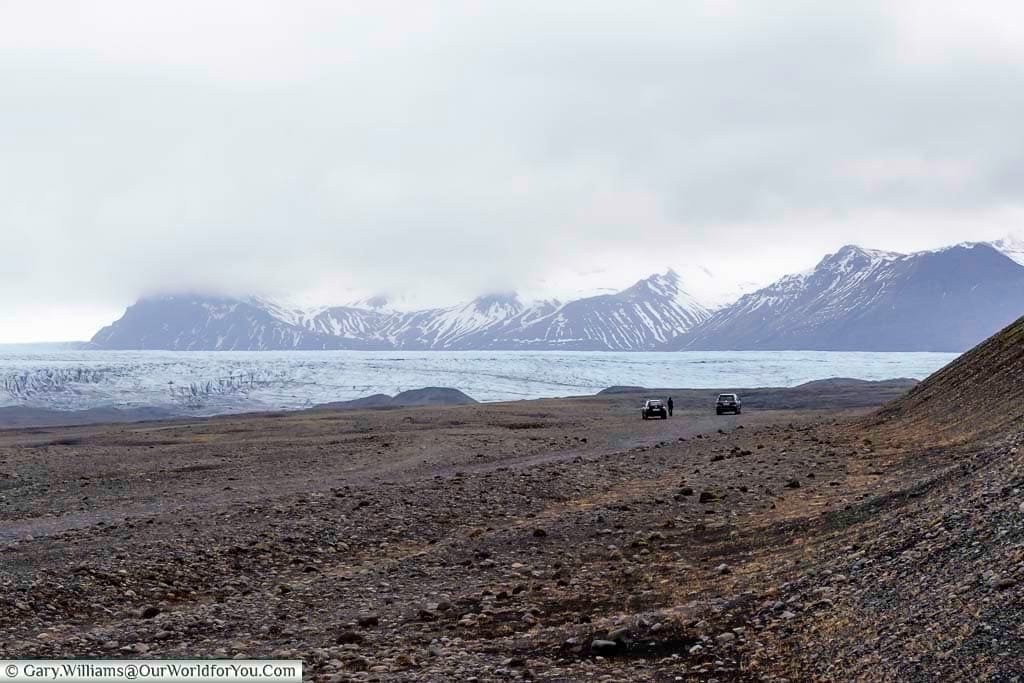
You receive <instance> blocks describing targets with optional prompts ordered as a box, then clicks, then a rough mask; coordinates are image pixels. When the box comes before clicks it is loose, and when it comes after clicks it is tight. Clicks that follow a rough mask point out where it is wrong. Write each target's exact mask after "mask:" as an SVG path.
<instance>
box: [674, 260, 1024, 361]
mask: <svg viewBox="0 0 1024 683" xmlns="http://www.w3.org/2000/svg"><path fill="white" fill-rule="evenodd" d="M1022 312H1024V267H1022V266H1021V265H1019V264H1018V263H1016V262H1014V261H1013V260H1011V259H1010V258H1008V257H1007V256H1006V255H1005V254H1003V253H1001V252H999V251H998V250H996V249H994V248H993V247H992V246H990V245H987V244H972V245H958V246H955V247H950V248H947V249H941V250H938V251H931V252H921V253H917V254H908V255H904V254H894V253H889V252H879V251H870V250H866V249H861V248H859V247H852V246H849V247H844V248H843V249H841V250H839V251H838V252H837V253H835V254H831V255H829V256H827V257H825V258H824V259H823V260H822V261H821V262H820V263H819V264H818V265H817V266H816V267H815V268H814V269H813V270H812V271H810V272H807V273H802V274H799V275H790V276H787V277H785V278H782V279H781V280H779V281H777V282H775V283H773V284H772V285H770V286H768V287H765V288H764V289H761V290H759V291H757V292H753V293H751V294H747V295H746V296H743V297H742V298H740V300H739V301H737V302H736V303H735V304H733V305H732V306H728V307H726V308H724V309H722V310H720V311H718V312H716V313H715V314H714V315H713V316H712V317H711V318H710V319H709V320H708V321H707V322H705V323H704V324H703V325H700V326H699V327H697V328H696V329H694V330H692V331H691V332H690V333H689V334H686V335H683V336H681V337H680V338H679V339H677V340H675V341H674V342H673V343H672V344H671V345H670V348H674V349H686V350H784V349H802V350H830V351H963V350H965V349H968V348H970V347H971V346H973V345H974V344H976V343H978V342H979V341H981V340H982V339H985V338H986V337H988V336H989V335H991V334H992V333H994V332H995V331H996V330H999V329H1001V328H1002V327H1003V326H1005V325H1006V324H1008V323H1009V322H1010V321H1012V320H1015V319H1016V318H1017V317H1018V316H1019V315H1020V314H1021V313H1022Z"/></svg>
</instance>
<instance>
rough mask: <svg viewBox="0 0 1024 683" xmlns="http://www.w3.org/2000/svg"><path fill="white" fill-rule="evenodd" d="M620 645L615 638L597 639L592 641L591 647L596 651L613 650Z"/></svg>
mask: <svg viewBox="0 0 1024 683" xmlns="http://www.w3.org/2000/svg"><path fill="white" fill-rule="evenodd" d="M618 646H619V644H618V643H616V642H615V641H614V640H595V641H593V642H592V643H590V649H591V650H593V651H594V652H611V651H612V650H614V649H615V648H617V647H618Z"/></svg>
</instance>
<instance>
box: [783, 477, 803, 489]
mask: <svg viewBox="0 0 1024 683" xmlns="http://www.w3.org/2000/svg"><path fill="white" fill-rule="evenodd" d="M785 487H786V488H787V489H798V488H800V482H799V481H797V480H796V479H790V480H789V481H787V482H786V483H785Z"/></svg>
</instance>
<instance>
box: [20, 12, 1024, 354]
mask: <svg viewBox="0 0 1024 683" xmlns="http://www.w3.org/2000/svg"><path fill="white" fill-rule="evenodd" d="M113 5H118V3H113ZM912 5H913V3H907V5H901V6H900V8H898V9H896V8H892V7H890V6H889V4H887V3H868V2H854V3H845V4H844V5H843V6H842V11H837V8H836V7H831V6H829V7H826V6H823V5H822V4H821V3H812V2H803V3H796V2H793V3H782V4H776V3H773V4H772V5H771V7H768V6H767V5H760V4H758V5H754V4H743V5H739V4H733V3H728V2H721V3H654V2H633V3H621V4H615V3H592V2H588V3H573V2H567V3H532V2H518V3H488V4H487V5H483V6H476V5H465V4H461V3H448V2H436V3H429V4H428V3H423V4H419V3H417V5H416V10H415V11H413V10H411V9H409V5H408V3H399V4H391V3H384V4H381V3H367V4H360V5H353V6H351V7H348V8H347V9H345V10H337V9H336V8H335V6H334V4H333V3H312V2H311V3H305V4H301V3H298V4H297V3H273V2H263V3H252V2H249V3H239V4H236V5H227V4H225V5H220V6H219V8H218V10H217V11H216V14H215V16H214V17H213V18H212V19H210V20H209V21H208V22H203V20H202V13H201V12H200V6H199V5H196V6H195V7H192V10H194V11H193V12H189V11H184V12H183V13H182V15H181V16H177V15H168V14H167V13H163V12H162V13H161V15H160V16H156V15H152V16H150V15H148V14H147V10H145V9H144V8H140V6H139V5H137V4H134V3H123V4H121V5H120V9H121V10H122V12H120V13H118V12H115V11H113V10H112V9H110V7H109V6H108V7H107V9H106V10H104V11H103V13H102V14H98V13H97V14H89V13H88V11H87V10H82V14H80V15H77V16H76V17H74V19H75V22H71V21H70V20H67V21H63V23H62V19H61V17H60V16H56V17H53V16H46V15H45V14H37V15H34V16H30V15H28V14H26V13H27V12H29V11H37V10H28V9H22V8H16V7H15V6H13V5H9V6H6V7H5V8H2V9H0V24H3V25H5V26H7V27H8V28H6V29H0V49H4V52H5V59H4V60H3V63H2V65H0V102H2V105H0V147H2V149H3V150H4V153H3V154H2V155H0V226H2V227H0V251H2V254H3V262H5V263H7V264H10V265H8V266H5V267H4V269H3V271H2V272H0V310H3V311H4V312H5V313H2V314H0V327H2V326H3V325H4V323H5V322H6V323H7V324H13V321H15V320H21V319H24V318H25V316H26V315H27V314H26V311H28V310H32V308H33V307H34V306H36V305H43V306H44V307H45V305H47V302H49V303H51V304H56V303H60V304H61V305H68V304H70V303H74V302H76V301H80V302H82V303H83V305H85V304H86V303H89V304H90V305H95V304H96V302H103V303H108V304H109V305H110V306H111V307H116V306H120V305H122V304H123V303H127V302H128V301H130V300H131V299H133V298H135V297H136V296H138V295H140V294H144V293H147V292H155V291H166V290H174V289H205V290H211V291H224V292H232V293H240V292H259V293H267V294H274V293H282V292H287V291H299V290H311V289H317V288H318V287H319V288H321V289H323V288H324V283H329V284H330V287H329V288H333V291H334V292H335V294H336V295H337V296H341V295H342V293H343V292H345V291H348V289H351V288H355V289H358V288H362V289H363V290H368V291H370V292H376V291H393V292H409V291H416V292H419V293H421V294H422V295H423V297H425V298H426V299H430V300H433V301H442V300H450V299H452V298H456V297H464V296H471V295H473V294H475V293H477V292H479V291H482V290H491V291H496V290H505V289H512V288H524V287H529V286H531V285H536V283H539V282H550V281H551V278H552V274H553V273H555V272H562V271H564V270H565V269H566V264H570V265H571V268H575V269H576V270H578V271H580V272H585V271H589V270H592V269H594V268H618V269H619V270H620V271H623V270H626V269H630V268H631V269H632V270H633V271H635V273H634V274H635V276H636V277H640V276H642V275H645V274H646V272H645V269H647V268H648V267H661V266H664V265H671V264H672V262H673V261H674V260H681V259H687V260H692V259H697V260H701V261H705V262H706V265H708V266H709V267H711V268H712V269H713V270H721V268H720V267H719V266H721V265H722V264H723V263H726V264H727V265H728V267H729V268H730V269H733V270H735V269H741V270H742V269H749V270H751V271H757V272H758V273H759V274H761V275H769V274H778V273H777V272H775V271H781V270H783V269H788V268H791V267H796V266H800V267H804V266H806V265H810V262H813V260H815V258H816V257H817V256H818V255H819V252H820V250H823V249H828V248H834V247H835V246H838V245H839V244H842V243H845V242H850V241H861V242H864V243H865V244H866V245H867V246H875V247H881V248H907V247H913V246H922V247H923V246H929V245H932V244H935V243H941V242H942V241H954V240H960V239H972V238H982V237H995V236H997V235H998V234H999V233H1000V232H1002V231H1004V230H1005V228H1006V225H1005V223H1006V222H1011V223H1012V221H1013V218H1012V217H1013V216H1017V215H1020V214H1019V212H1020V211H1021V210H1022V204H1024V202H1022V199H1021V196H1020V191H1019V188H1020V183H1019V182H1018V180H1019V178H1020V175H1021V171H1020V169H1021V168H1022V164H1024V138H1022V137H1021V136H1020V135H1019V134H1018V129H1019V123H1018V122H1019V121H1020V120H1024V87H1021V86H1022V85H1024V52H1022V51H1020V50H1017V49H1015V48H1014V47H1013V45H1014V44H1015V43H1014V42H1013V41H1003V42H998V41H994V40H987V37H986V34H984V33H983V32H980V31H976V32H975V33H976V35H975V36H974V38H973V39H972V40H973V41H974V42H970V41H968V43H966V44H965V43H964V42H963V40H964V39H963V38H962V36H959V35H958V34H957V33H956V32H955V31H950V30H948V26H946V23H948V22H949V21H952V20H951V19H949V18H945V17H942V16H938V15H937V14H936V13H934V12H932V13H930V14H928V13H925V14H923V15H921V16H920V17H918V16H917V15H908V14H907V11H908V10H907V9H906V8H908V7H911V6H912ZM226 7H231V8H233V9H232V10H231V11H229V10H228V9H225V8H226ZM150 11H153V10H150ZM977 12H978V13H980V14H984V13H988V14H991V13H993V12H1001V13H1003V15H1004V17H1003V20H1004V23H1005V24H1007V25H1013V24H1014V23H1015V22H1016V23H1017V24H1021V23H1024V22H1021V21H1020V20H1021V18H1022V17H1021V11H1020V10H1019V9H1018V8H1016V7H1014V6H1012V5H1003V6H1000V7H998V8H990V7H983V6H981V5H979V7H978V8H977ZM197 17H199V18H198V19H197ZM983 19H984V21H985V22H989V21H990V20H989V19H986V18H984V17H983ZM911 20H913V21H911ZM979 21H981V19H979ZM915 22H916V23H915ZM190 23H195V26H190ZM984 26H990V23H986V24H984ZM984 26H983V27H984ZM996 26H998V25H996ZM908 27H911V28H908ZM922 36H923V37H922ZM949 36H954V37H955V38H956V41H957V42H955V43H950V44H949V45H948V46H947V45H946V42H943V41H950V40H952V38H949ZM190 37H191V39H189V38H190ZM1008 209H1009V210H1011V211H1010V213H1006V211H1007V210H1008ZM1000 212H1001V213H1000ZM1014 212H1017V213H1014ZM937 214H939V215H946V216H947V217H948V221H942V222H939V223H937V222H936V221H935V220H934V217H935V216H936V215H937ZM879 215H884V216H885V217H886V218H885V219H884V220H879V219H878V216H879ZM994 215H999V216H1002V218H1001V219H1000V220H1001V221H1002V222H1000V223H999V224H998V225H997V224H996V223H995V222H994V221H993V220H992V216H994ZM1006 216H1010V218H1006ZM894 228H895V229H894ZM644 231H653V232H656V234H657V235H658V238H657V239H651V240H643V239H639V237H640V236H641V234H642V233H643V232H644ZM766 245H767V246H766ZM771 248H774V249H777V255H778V256H779V258H776V259H772V263H771V264H770V265H766V264H765V263H764V261H765V258H764V254H765V253H766V249H767V250H770V249H771ZM773 269H774V270H773ZM29 301H32V302H34V303H33V304H32V305H31V306H30V305H29V304H28V303H27V302H29ZM37 302H43V303H42V304H38V303H37ZM34 317H38V316H34ZM98 322H103V321H98ZM46 334H49V332H47V333H46ZM3 338H4V335H3V331H2V329H0V340H2V339H3Z"/></svg>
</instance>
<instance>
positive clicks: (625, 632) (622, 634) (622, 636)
mask: <svg viewBox="0 0 1024 683" xmlns="http://www.w3.org/2000/svg"><path fill="white" fill-rule="evenodd" d="M628 636H629V629H628V628H626V627H625V626H623V627H620V628H614V629H612V630H611V631H609V632H608V640H612V641H615V642H617V643H624V642H626V641H627V640H628Z"/></svg>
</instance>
